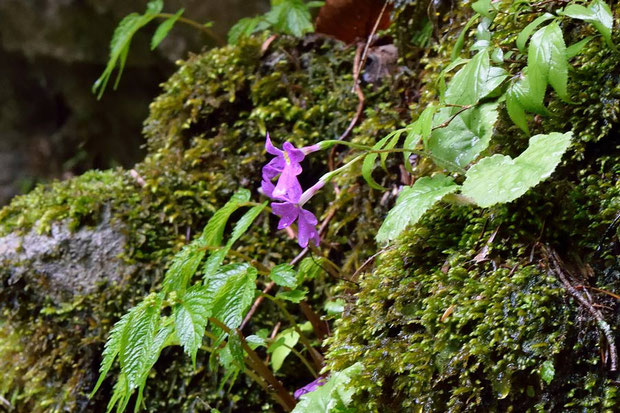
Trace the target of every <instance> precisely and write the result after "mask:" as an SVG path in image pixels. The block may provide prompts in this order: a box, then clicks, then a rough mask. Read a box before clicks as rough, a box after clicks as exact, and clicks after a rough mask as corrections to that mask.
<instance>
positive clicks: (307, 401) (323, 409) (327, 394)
mask: <svg viewBox="0 0 620 413" xmlns="http://www.w3.org/2000/svg"><path fill="white" fill-rule="evenodd" d="M362 369H363V364H362V363H361V362H360V363H355V364H353V365H352V366H350V367H347V368H346V369H344V370H342V371H336V372H332V373H331V376H330V378H329V380H327V383H325V384H323V385H322V386H321V387H319V388H318V389H316V390H315V391H313V392H310V393H306V394H304V395H303V396H301V399H300V400H299V403H297V406H296V407H295V409H293V413H310V412H312V413H344V412H350V411H355V410H349V409H347V407H348V406H349V404H350V403H351V400H352V398H353V395H354V394H355V391H356V389H355V388H354V387H353V386H352V385H351V379H352V378H353V377H355V376H356V375H358V374H360V372H361V371H362Z"/></svg>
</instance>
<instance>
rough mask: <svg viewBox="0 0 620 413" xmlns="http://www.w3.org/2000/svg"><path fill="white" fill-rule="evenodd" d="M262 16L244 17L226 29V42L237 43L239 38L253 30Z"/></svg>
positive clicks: (246, 35)
mask: <svg viewBox="0 0 620 413" xmlns="http://www.w3.org/2000/svg"><path fill="white" fill-rule="evenodd" d="M261 20H262V17H260V16H256V17H244V18H243V19H241V20H239V21H238V22H237V23H236V24H235V25H234V26H233V27H231V28H230V30H229V31H228V44H237V43H238V42H239V40H240V39H243V38H246V37H250V35H252V33H254V32H255V30H256V28H257V27H258V24H259V23H260V21H261Z"/></svg>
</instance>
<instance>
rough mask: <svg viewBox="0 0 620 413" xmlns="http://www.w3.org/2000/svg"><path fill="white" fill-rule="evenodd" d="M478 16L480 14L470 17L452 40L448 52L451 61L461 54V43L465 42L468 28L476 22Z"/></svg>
mask: <svg viewBox="0 0 620 413" xmlns="http://www.w3.org/2000/svg"><path fill="white" fill-rule="evenodd" d="M478 17H480V14H478V13H476V14H474V15H473V16H472V17H471V19H469V20H468V21H467V23H466V24H465V27H463V30H461V33H460V34H459V37H458V38H457V39H456V42H454V47H453V48H452V53H451V54H450V60H451V61H455V60H456V59H457V58H458V57H459V54H461V51H462V50H463V44H464V43H465V35H466V34H467V32H468V31H469V28H470V27H471V26H472V25H473V24H474V23H475V22H476V20H477V19H478Z"/></svg>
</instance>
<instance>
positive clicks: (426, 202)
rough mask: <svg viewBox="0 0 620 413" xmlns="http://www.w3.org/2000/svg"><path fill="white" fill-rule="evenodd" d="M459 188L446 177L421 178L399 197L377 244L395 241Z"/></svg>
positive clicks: (379, 235) (380, 232)
mask: <svg viewBox="0 0 620 413" xmlns="http://www.w3.org/2000/svg"><path fill="white" fill-rule="evenodd" d="M458 188H459V186H458V185H457V184H455V183H454V182H453V180H452V178H450V177H447V176H445V175H435V176H433V177H424V178H420V179H418V180H417V181H416V182H415V183H414V184H413V186H410V187H406V188H404V189H403V190H402V191H401V193H400V194H399V195H398V199H397V200H396V205H395V206H394V208H392V210H390V212H389V213H388V215H387V217H386V218H385V220H384V221H383V224H382V225H381V228H379V231H378V232H377V236H376V239H377V242H386V241H390V240H393V239H394V238H396V237H397V236H398V235H399V234H400V233H401V232H402V231H403V230H405V228H406V227H407V226H408V225H413V224H415V223H416V222H418V220H419V219H420V217H422V215H423V214H424V213H425V212H426V211H427V210H428V209H429V208H431V207H432V206H433V205H434V204H435V203H437V202H439V200H441V198H443V197H444V196H445V195H447V194H449V193H452V192H455V191H456V190H457V189H458Z"/></svg>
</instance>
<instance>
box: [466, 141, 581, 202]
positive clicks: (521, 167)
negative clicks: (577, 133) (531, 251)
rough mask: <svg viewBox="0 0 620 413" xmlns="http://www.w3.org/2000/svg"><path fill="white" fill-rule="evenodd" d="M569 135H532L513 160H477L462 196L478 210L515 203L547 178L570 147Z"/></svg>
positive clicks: (497, 157)
mask: <svg viewBox="0 0 620 413" xmlns="http://www.w3.org/2000/svg"><path fill="white" fill-rule="evenodd" d="M571 135H572V133H571V132H567V133H564V134H561V133H557V132H552V133H550V134H548V135H536V136H533V137H532V138H530V144H529V146H528V148H527V149H526V150H525V151H524V152H523V153H522V154H521V155H519V156H518V157H516V158H515V159H512V158H510V157H509V156H505V155H499V154H496V155H493V156H491V157H488V158H484V159H482V160H480V161H479V162H478V163H476V164H475V165H474V166H472V167H471V168H470V169H469V170H468V171H467V174H466V177H467V179H466V180H465V182H464V183H463V188H462V193H463V195H465V196H466V197H469V198H471V199H473V200H474V202H475V203H476V204H478V205H480V206H481V207H489V206H491V205H494V204H497V203H502V202H510V201H512V200H514V199H517V198H518V197H520V196H521V195H523V194H524V193H526V192H527V191H528V190H529V189H530V188H532V187H533V186H535V185H537V184H538V183H539V182H540V181H542V180H543V179H546V178H548V177H549V176H550V175H551V173H552V172H553V170H554V169H555V167H556V166H557V165H558V164H559V163H560V160H561V159H562V155H563V154H564V152H565V151H566V149H567V148H568V146H569V145H570V142H571Z"/></svg>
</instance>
